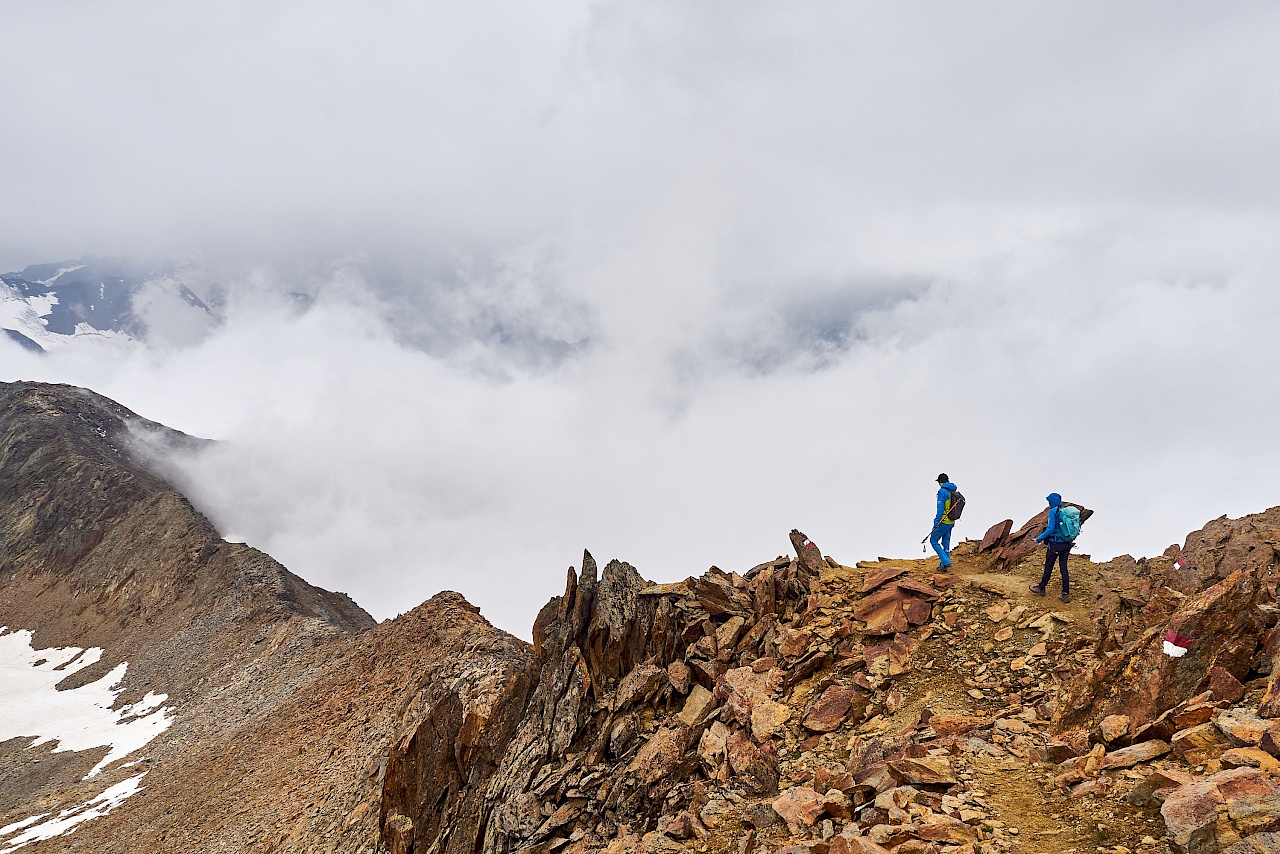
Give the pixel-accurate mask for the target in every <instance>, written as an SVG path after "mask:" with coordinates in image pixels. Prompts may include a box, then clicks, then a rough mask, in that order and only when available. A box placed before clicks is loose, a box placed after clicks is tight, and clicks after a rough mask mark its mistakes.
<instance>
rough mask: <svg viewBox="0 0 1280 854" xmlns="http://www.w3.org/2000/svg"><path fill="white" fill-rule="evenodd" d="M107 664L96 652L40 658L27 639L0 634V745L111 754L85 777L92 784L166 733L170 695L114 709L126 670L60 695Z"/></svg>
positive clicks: (69, 651) (50, 653) (63, 650)
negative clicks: (16, 742)
mask: <svg viewBox="0 0 1280 854" xmlns="http://www.w3.org/2000/svg"><path fill="white" fill-rule="evenodd" d="M3 631H4V629H3V628H0V632H3ZM101 659H102V650H101V649H99V648H97V647H93V648H91V649H87V650H86V649H81V648H80V647H74V646H69V647H59V648H54V649H41V650H37V649H34V648H33V647H32V645H31V632H29V631H25V630H24V631H18V632H12V633H10V634H0V742H4V741H7V740H9V739H11V738H24V737H27V738H31V739H32V741H31V744H29V745H28V747H35V746H37V745H40V744H46V743H49V742H57V745H58V746H57V747H56V748H54V752H55V753H62V752H65V751H79V750H89V749H92V748H95V747H104V746H109V747H110V748H111V749H110V751H108V753H107V755H106V756H104V757H103V758H102V761H101V762H99V763H98V764H97V765H95V766H93V768H92V769H91V770H90V771H89V773H88V774H86V775H85V779H86V780H87V779H89V778H90V777H94V776H96V775H97V774H98V772H99V771H101V770H102V769H103V768H105V767H107V766H108V765H110V764H111V763H112V762H115V761H116V760H117V759H122V758H124V757H125V756H128V755H129V754H130V753H133V752H134V751H135V750H139V749H140V748H142V747H143V746H145V745H146V744H147V743H148V742H150V741H151V740H152V739H153V738H155V737H156V736H157V735H159V734H160V733H162V732H164V731H165V730H166V729H168V728H169V725H170V724H171V723H172V719H171V711H170V709H169V708H167V707H165V706H164V705H163V704H164V701H165V700H167V699H168V695H167V694H156V693H154V692H148V693H147V695H146V696H145V697H143V698H142V699H141V700H139V701H138V702H136V703H132V704H130V705H126V706H123V707H121V708H119V709H113V708H112V706H114V705H115V702H116V698H117V697H118V696H119V694H120V691H121V690H122V689H120V688H117V687H116V686H118V685H119V684H120V682H121V681H122V680H123V679H124V675H125V672H126V671H127V669H128V667H129V664H128V662H121V663H120V664H118V665H116V666H115V667H114V668H113V669H112V670H111V672H110V673H108V674H107V675H106V676H103V677H102V678H101V679H99V680H97V681H96V682H91V683H89V684H88V685H82V686H80V687H79V688H75V689H72V690H69V691H59V690H57V687H56V686H57V685H58V683H59V682H61V681H62V680H63V679H66V678H67V677H68V676H70V675H71V674H73V673H77V672H79V671H81V670H83V669H84V668H86V667H88V666H89V665H91V664H95V663H97V662H98V661H99V660H101Z"/></svg>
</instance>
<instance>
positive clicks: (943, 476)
mask: <svg viewBox="0 0 1280 854" xmlns="http://www.w3.org/2000/svg"><path fill="white" fill-rule="evenodd" d="M949 480H951V478H949V477H947V475H946V473H943V474H940V475H938V483H946V482H947V481H949Z"/></svg>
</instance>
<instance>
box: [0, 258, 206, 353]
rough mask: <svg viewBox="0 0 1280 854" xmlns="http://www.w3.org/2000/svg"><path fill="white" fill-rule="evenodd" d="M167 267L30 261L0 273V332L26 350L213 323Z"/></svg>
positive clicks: (112, 341)
mask: <svg viewBox="0 0 1280 854" xmlns="http://www.w3.org/2000/svg"><path fill="white" fill-rule="evenodd" d="M215 322H216V321H215V319H214V316H213V313H212V312H211V311H210V310H209V307H208V306H207V305H206V304H205V302H204V301H203V300H201V298H200V297H199V296H198V295H197V294H196V293H195V292H194V291H193V290H192V289H191V288H190V287H189V286H188V285H187V284H186V283H185V282H184V281H183V280H182V277H181V276H180V275H177V274H176V273H175V271H174V270H172V269H163V268H148V267H145V266H141V265H138V264H135V263H131V262H127V261H123V260H120V259H87V260H78V261H61V262H57V263H52V264H35V265H32V266H30V267H27V268H25V269H23V270H21V271H20V272H16V273H5V274H4V275H0V330H3V333H4V336H5V338H7V339H8V340H10V341H12V342H14V343H16V344H18V345H20V346H22V347H25V348H27V349H28V350H33V351H42V352H47V351H52V350H57V349H61V348H65V347H83V346H105V347H108V348H112V349H118V350H124V349H128V348H130V347H132V346H135V344H136V343H137V342H146V341H152V340H157V339H158V340H169V339H171V338H173V337H174V334H177V335H178V336H179V337H184V338H185V337H190V336H191V334H193V331H194V333H196V334H199V333H200V332H202V331H203V330H205V329H207V328H208V327H210V326H212V325H213V324H214V323H215Z"/></svg>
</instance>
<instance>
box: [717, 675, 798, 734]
mask: <svg viewBox="0 0 1280 854" xmlns="http://www.w3.org/2000/svg"><path fill="white" fill-rule="evenodd" d="M781 687H782V672H781V671H780V670H779V669H776V668H775V669H772V670H766V671H764V672H763V673H756V672H755V670H754V669H753V668H751V667H735V668H733V669H732V670H728V671H726V672H725V674H724V676H723V677H721V679H720V681H719V682H718V683H717V685H716V693H717V694H718V695H720V696H723V697H724V698H725V702H726V704H727V705H728V706H729V710H730V711H731V712H733V716H734V718H735V719H736V720H737V722H738V723H739V724H741V725H742V726H747V725H748V723H750V721H751V710H752V709H753V708H754V707H755V705H756V704H757V703H760V702H763V701H764V700H772V699H773V697H774V695H775V694H776V693H777V692H778V690H779V689H780V688H781Z"/></svg>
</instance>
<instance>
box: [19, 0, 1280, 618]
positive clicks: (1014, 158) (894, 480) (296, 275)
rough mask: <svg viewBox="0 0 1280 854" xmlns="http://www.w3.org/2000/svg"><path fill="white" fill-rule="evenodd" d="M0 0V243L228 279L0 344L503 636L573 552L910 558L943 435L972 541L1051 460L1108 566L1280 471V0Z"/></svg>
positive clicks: (238, 508)
mask: <svg viewBox="0 0 1280 854" xmlns="http://www.w3.org/2000/svg"><path fill="white" fill-rule="evenodd" d="M0 19H2V20H3V26H4V32H5V44H4V48H3V53H2V54H0V118H2V120H0V269H4V270H11V269H19V268H21V267H23V266H25V265H27V264H30V263H36V262H44V261H54V260H61V259H66V258H76V257H81V256H85V255H125V256H136V257H156V256H159V257H165V258H170V259H176V260H177V261H179V262H180V263H181V264H182V265H184V269H185V270H186V271H187V275H188V276H189V280H190V281H191V282H193V283H196V284H200V283H203V284H204V286H206V287H207V288H208V289H209V291H211V292H216V293H217V294H219V295H220V298H221V299H222V300H223V306H222V308H221V309H220V311H221V314H222V322H221V324H220V325H218V326H216V327H214V328H211V329H209V330H203V331H202V330H199V329H186V328H185V327H184V328H183V329H184V331H183V333H182V334H181V335H178V336H175V335H168V336H157V339H156V340H155V341H154V342H153V343H152V345H151V346H149V347H148V348H145V349H142V350H138V351H136V352H131V353H127V354H125V353H122V354H118V355H115V356H112V357H110V358H106V357H103V355H102V354H86V353H68V354H63V355H58V356H48V357H44V358H36V357H33V356H31V355H30V354H27V353H25V352H23V351H21V350H19V349H18V348H17V346H16V345H11V344H8V342H5V341H0V366H2V368H0V377H2V378H4V379H19V378H23V379H46V380H55V381H65V382H74V383H77V384H82V385H88V386H91V387H93V388H95V389H96V390H98V391H100V392H102V393H104V394H107V395H110V396H112V397H115V398H116V399H118V400H120V401H121V402H123V403H124V404H126V405H128V406H130V407H131V408H133V409H135V410H136V411H138V412H139V413H140V414H143V415H145V416H147V417H149V418H153V419H156V420H159V421H163V422H165V423H167V424H169V425H170V426H173V427H176V428H179V429H182V430H185V431H187V432H190V433H194V434H197V435H202V436H208V437H212V438H218V439H222V440H225V441H224V442H223V443H222V444H221V446H220V447H219V448H218V449H217V450H216V451H214V452H212V453H209V454H207V455H205V456H204V457H203V458H201V459H199V460H195V461H184V462H182V464H181V465H182V475H181V477H182V478H183V480H184V484H185V486H186V488H187V489H188V491H189V493H190V494H191V495H192V496H193V498H194V499H195V500H196V502H197V504H198V505H199V506H200V507H201V508H202V509H204V510H205V511H206V512H207V513H208V514H209V515H210V516H211V518H213V519H214V521H215V522H216V523H217V524H218V525H219V527H220V528H221V529H222V530H223V532H224V533H225V534H226V535H227V536H229V537H235V538H241V539H245V540H246V541H248V542H250V543H252V544H253V545H256V546H259V547H261V548H263V549H265V550H267V551H269V552H270V553H271V554H273V555H274V556H275V557H277V558H279V559H280V560H281V561H283V562H284V563H285V564H286V565H288V566H289V567H290V568H291V569H293V570H294V571H296V572H298V573H299V574H301V575H303V576H304V577H305V578H307V579H309V580H311V581H313V582H315V583H317V584H320V585H322V586H325V587H329V588H336V589H341V590H345V591H347V592H349V593H351V594H352V595H353V596H355V598H356V599H357V601H359V602H360V603H361V604H363V605H364V606H365V607H366V608H368V609H369V610H370V611H371V612H373V613H374V614H375V616H378V617H387V616H392V615H394V614H396V613H398V612H401V611H404V610H407V609H408V608H410V607H412V606H413V605H415V604H417V603H418V602H419V601H421V600H422V599H424V598H426V597H427V596H429V595H431V594H433V593H435V592H436V591H438V590H440V589H442V588H453V589H457V590H460V591H461V592H463V593H464V594H465V595H467V596H468V597H469V598H470V599H471V600H472V601H473V602H475V603H477V604H479V605H480V606H481V607H482V609H483V611H484V613H485V614H486V615H488V616H489V617H490V619H492V620H494V621H495V622H496V623H498V624H499V625H501V626H503V627H504V628H507V629H509V630H511V631H513V632H516V633H518V634H521V635H525V636H527V635H528V631H529V625H530V622H531V620H532V617H533V615H534V614H535V613H536V611H537V609H538V607H540V606H541V604H542V603H543V602H544V601H545V600H546V599H547V598H548V597H549V596H551V595H553V594H555V593H557V592H559V589H560V588H561V587H562V585H563V571H564V568H565V567H566V566H568V565H569V564H571V563H572V564H575V565H576V564H578V562H579V560H580V552H581V548H582V547H584V546H585V547H588V548H590V549H591V550H592V552H593V554H595V556H596V558H597V559H599V560H601V561H604V560H608V559H610V558H613V557H617V558H621V559H626V560H629V561H630V562H632V563H633V564H635V565H636V566H637V567H638V568H639V569H640V571H641V572H642V574H644V575H646V576H647V577H649V578H653V579H656V580H672V579H675V578H681V577H684V576H685V575H688V574H695V573H698V572H701V571H703V570H705V569H706V567H707V566H708V565H710V564H713V563H714V564H717V565H719V566H721V567H723V568H725V569H736V570H745V569H747V568H749V567H750V566H752V565H753V564H755V563H758V562H760V561H762V560H765V559H768V558H771V557H773V556H774V555H776V554H779V553H781V552H784V551H786V550H787V549H788V543H787V539H786V534H787V531H788V530H789V529H790V528H791V527H793V526H794V527H799V528H801V529H802V530H804V531H805V532H806V533H808V534H809V535H810V536H812V537H813V538H814V540H815V541H817V542H818V544H819V545H820V546H821V547H822V548H823V549H824V551H826V552H827V553H829V554H832V555H834V556H835V557H837V558H838V559H840V560H843V561H845V562H847V563H852V562H853V561H855V560H858V559H864V558H874V557H875V556H877V555H881V554H883V555H889V554H892V555H911V554H919V553H920V551H919V550H920V545H919V540H920V538H921V537H923V536H924V535H926V534H927V533H928V531H929V527H930V523H931V521H932V513H933V504H932V502H933V491H934V488H935V487H934V485H933V479H934V476H935V475H936V474H938V472H939V471H940V470H945V471H947V472H948V473H950V474H951V475H952V476H953V479H954V480H955V481H956V482H957V483H958V484H959V486H960V488H961V490H962V491H964V493H965V494H966V495H967V496H968V499H969V509H968V511H967V514H966V517H965V519H964V520H963V522H962V525H961V527H960V528H959V529H958V534H959V535H962V536H974V537H976V536H981V534H982V532H983V531H984V530H985V528H986V527H987V526H988V525H989V524H992V523H994V522H997V521H999V520H1000V519H1003V518H1006V517H1012V518H1014V519H1015V521H1017V522H1019V523H1020V522H1021V521H1023V520H1024V519H1025V518H1027V517H1029V516H1030V515H1032V514H1033V513H1035V512H1037V511H1038V510H1039V509H1040V508H1041V507H1042V506H1043V503H1044V501H1043V498H1044V495H1045V494H1046V493H1047V492H1049V491H1059V492H1062V493H1063V494H1064V495H1065V496H1066V497H1067V498H1068V499H1069V500H1075V501H1079V502H1081V503H1083V504H1085V505H1087V506H1090V507H1093V508H1095V509H1096V510H1097V516H1096V517H1095V518H1094V519H1093V520H1091V521H1090V522H1089V524H1088V525H1086V528H1085V534H1084V536H1083V537H1082V540H1081V547H1082V549H1083V550H1084V551H1088V552H1092V553H1093V554H1094V555H1095V556H1105V557H1109V556H1111V555H1115V554H1119V553H1124V552H1129V553H1133V554H1153V553H1159V552H1160V551H1161V550H1163V548H1164V547H1165V546H1166V545H1168V544H1169V543H1172V542H1175V541H1181V540H1182V539H1183V537H1184V536H1185V534H1186V533H1187V532H1188V531H1190V530H1193V529H1195V528H1197V527H1199V526H1200V525H1202V524H1203V523H1204V522H1205V521H1207V520H1208V519H1210V518H1213V517H1216V516H1218V515H1221V514H1223V513H1227V514H1231V515H1240V514H1243V513H1247V512H1252V511H1256V510H1262V509H1264V508H1266V507H1270V506H1273V505H1275V504H1278V503H1280V500H1277V498H1276V492H1277V487H1276V483H1275V472H1276V471H1277V463H1278V462H1280V452H1277V449H1276V441H1275V435H1276V434H1277V426H1276V423H1277V417H1278V416H1280V395H1278V394H1277V393H1278V392H1280V387H1278V386H1280V380H1278V379H1277V377H1278V376H1280V372H1278V371H1277V369H1276V355H1275V354H1276V347H1277V344H1276V340H1277V339H1276V326H1277V320H1280V288H1277V280H1278V277H1280V248H1278V247H1280V239H1277V238H1278V231H1277V226H1280V198H1278V193H1277V187H1278V182H1280V162H1278V160H1277V158H1278V154H1277V152H1280V53H1277V51H1276V50H1275V45H1276V44H1277V39H1278V38H1280V7H1277V6H1276V5H1275V4H1272V3H1263V2H1258V3H1218V4H1203V3H1177V2H1173V3H1170V2H1161V3H1127V4H1114V3H1081V2H1072V3H1059V4H1025V3H1013V2H1009V3H966V4H953V3H932V4H926V3H893V4H887V3H874V4H873V3H850V2H841V3H832V4H805V3H792V4H785V5H784V4H777V3H764V2H760V3H755V2H741V0H737V2H724V3H688V2H671V3H660V2H655V3H622V2H579V3H568V2H565V3H555V2H551V3H548V2H539V3H529V4H517V3H485V2H477V3H468V4H452V5H444V4H424V3H408V2H405V3H400V2H377V3H366V4H353V3H346V2H323V0H322V1H321V2H314V0H313V1H312V2H307V3H302V2H274V3H261V2H254V3H249V2H234V0H233V2H223V3H215V4H200V5H192V4H173V3H161V2H153V3H144V2H112V3H79V2H77V3H71V2H57V0H51V2H44V3H39V4H36V3H25V2H8V0H0ZM197 290H199V288H197ZM289 291H297V292H303V293H306V294H309V295H311V296H313V297H314V299H313V300H312V301H311V302H310V303H309V304H308V305H306V306H303V305H300V304H299V303H298V302H297V301H296V300H292V299H289V298H286V297H284V296H282V295H283V294H284V293H286V292H289ZM161 320H162V318H157V319H156V321H157V325H160V321H161Z"/></svg>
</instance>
